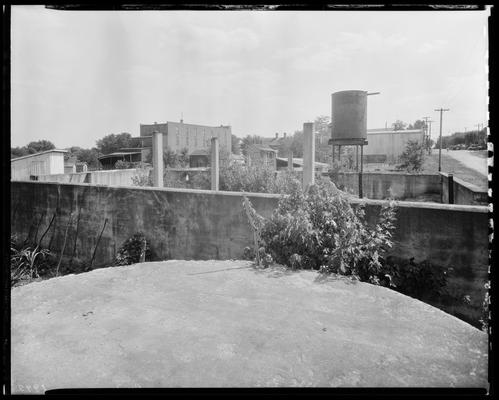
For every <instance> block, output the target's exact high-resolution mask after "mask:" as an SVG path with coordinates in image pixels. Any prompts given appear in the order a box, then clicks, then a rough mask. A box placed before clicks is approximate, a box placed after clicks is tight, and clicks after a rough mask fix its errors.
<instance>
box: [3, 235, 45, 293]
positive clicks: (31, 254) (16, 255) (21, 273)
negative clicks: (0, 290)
mask: <svg viewBox="0 0 499 400" xmlns="http://www.w3.org/2000/svg"><path fill="white" fill-rule="evenodd" d="M48 255H50V251H49V250H48V249H43V248H40V246H38V245H36V246H34V247H24V246H22V245H19V244H18V243H17V237H16V236H15V235H12V236H11V238H10V279H11V285H12V286H16V285H18V284H20V283H23V282H26V283H27V282H31V281H32V280H34V279H36V278H39V277H40V273H43V272H42V271H43V270H44V265H45V263H46V258H47V256H48Z"/></svg>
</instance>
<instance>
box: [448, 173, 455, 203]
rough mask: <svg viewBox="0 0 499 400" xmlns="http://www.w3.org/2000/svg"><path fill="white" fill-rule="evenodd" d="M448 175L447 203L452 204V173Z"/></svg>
mask: <svg viewBox="0 0 499 400" xmlns="http://www.w3.org/2000/svg"><path fill="white" fill-rule="evenodd" d="M448 176H449V181H448V182H449V183H448V188H449V204H454V175H452V174H448Z"/></svg>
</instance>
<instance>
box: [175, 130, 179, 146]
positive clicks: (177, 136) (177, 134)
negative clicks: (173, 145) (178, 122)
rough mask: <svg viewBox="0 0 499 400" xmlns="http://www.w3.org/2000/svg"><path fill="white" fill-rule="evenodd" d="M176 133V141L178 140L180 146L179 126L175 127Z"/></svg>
mask: <svg viewBox="0 0 499 400" xmlns="http://www.w3.org/2000/svg"><path fill="white" fill-rule="evenodd" d="M175 133H176V138H177V140H176V142H177V146H180V134H179V132H178V126H177V127H176V128H175Z"/></svg>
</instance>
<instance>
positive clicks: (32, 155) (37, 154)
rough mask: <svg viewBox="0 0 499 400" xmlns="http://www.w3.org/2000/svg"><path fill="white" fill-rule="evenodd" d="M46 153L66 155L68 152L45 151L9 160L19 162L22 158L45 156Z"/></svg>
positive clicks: (57, 150)
mask: <svg viewBox="0 0 499 400" xmlns="http://www.w3.org/2000/svg"><path fill="white" fill-rule="evenodd" d="M46 153H68V151H67V150H59V149H52V150H45V151H40V152H38V153H34V154H28V155H27V156H21V157H16V158H11V159H10V161H17V160H21V159H23V158H29V157H35V156H39V155H41V154H46Z"/></svg>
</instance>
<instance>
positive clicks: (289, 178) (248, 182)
mask: <svg viewBox="0 0 499 400" xmlns="http://www.w3.org/2000/svg"><path fill="white" fill-rule="evenodd" d="M300 185H301V183H300V181H299V180H298V179H297V178H296V177H295V175H294V174H292V173H290V172H288V171H281V172H277V171H275V170H274V169H272V168H271V167H269V166H266V165H251V166H248V165H240V164H232V165H227V166H225V167H221V168H220V190H227V191H233V192H251V193H291V192H292V191H293V190H295V189H297V188H299V187H300Z"/></svg>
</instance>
